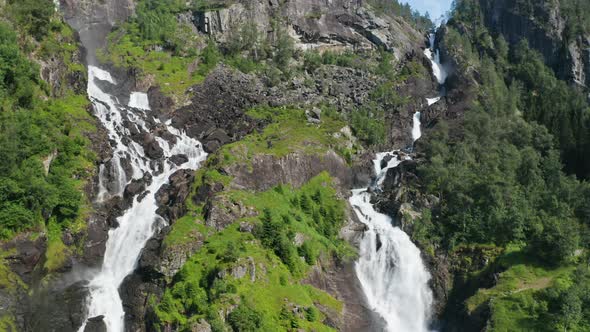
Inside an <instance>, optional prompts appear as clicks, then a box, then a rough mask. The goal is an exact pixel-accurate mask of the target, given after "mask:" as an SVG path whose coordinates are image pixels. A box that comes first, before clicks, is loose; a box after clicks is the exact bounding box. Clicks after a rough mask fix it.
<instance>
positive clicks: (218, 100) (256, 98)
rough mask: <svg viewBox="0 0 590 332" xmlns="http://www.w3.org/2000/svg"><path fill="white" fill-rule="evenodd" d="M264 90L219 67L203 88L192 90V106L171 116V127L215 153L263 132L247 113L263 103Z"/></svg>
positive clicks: (242, 75)
mask: <svg viewBox="0 0 590 332" xmlns="http://www.w3.org/2000/svg"><path fill="white" fill-rule="evenodd" d="M263 89H264V87H263V86H262V84H261V83H260V82H259V81H257V80H256V79H255V78H254V77H252V76H250V75H246V74H242V73H240V72H238V71H235V70H231V69H229V68H227V67H224V66H219V67H218V68H217V69H215V71H213V72H212V73H211V74H210V75H209V76H208V77H207V79H206V80H205V82H204V83H203V84H200V85H197V86H195V87H193V88H192V92H193V94H194V97H193V98H192V103H191V104H190V105H188V106H186V107H183V108H180V109H179V110H178V111H176V112H175V113H174V114H173V115H172V125H173V126H175V127H177V128H181V129H184V130H185V131H186V133H187V135H189V136H191V137H194V138H197V139H199V140H200V141H201V143H203V146H204V148H205V150H206V151H207V152H214V151H215V150H217V149H218V148H219V147H221V146H222V145H224V144H226V143H229V142H233V141H236V140H239V139H241V138H242V137H244V136H245V135H247V134H249V133H250V132H252V130H254V129H255V128H260V125H261V123H260V121H256V120H254V119H251V118H250V117H248V116H247V115H245V111H246V110H247V109H249V108H250V107H252V106H254V105H257V104H259V103H261V102H262V101H263V99H262V95H263V93H262V91H263Z"/></svg>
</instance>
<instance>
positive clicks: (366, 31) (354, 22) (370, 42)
mask: <svg viewBox="0 0 590 332" xmlns="http://www.w3.org/2000/svg"><path fill="white" fill-rule="evenodd" d="M223 7H224V8H221V9H216V10H211V11H208V10H203V11H199V12H197V14H196V16H195V21H196V24H197V26H198V27H199V30H201V31H203V32H207V33H210V34H212V35H213V36H215V37H216V38H217V39H218V40H220V41H225V40H227V39H228V38H230V37H231V34H232V33H235V31H236V29H238V28H240V27H242V26H244V25H245V24H254V25H256V27H257V28H258V30H259V31H263V32H266V33H268V34H269V35H273V34H274V33H275V32H276V30H277V27H278V25H277V24H276V23H277V22H278V20H280V21H284V22H286V23H287V29H288V32H289V34H290V35H291V36H292V37H294V38H295V39H296V40H297V41H298V43H297V44H298V47H300V48H302V49H316V48H317V49H353V48H383V49H386V50H390V51H393V52H394V54H395V55H396V57H397V58H398V60H399V59H402V58H403V56H404V55H405V54H406V53H407V52H408V51H410V50H412V49H417V48H419V47H420V46H421V40H422V35H421V34H420V33H419V32H417V31H416V30H415V29H413V28H412V27H411V26H410V25H409V24H408V23H407V22H405V21H404V20H402V19H400V18H397V17H391V16H386V15H381V16H378V15H376V14H375V12H374V11H373V10H372V9H371V8H370V7H369V6H368V5H367V4H365V3H363V2H362V1H358V0H336V1H322V0H304V1H287V2H281V1H277V0H271V1H261V0H249V1H240V2H235V1H225V2H224V3H223Z"/></svg>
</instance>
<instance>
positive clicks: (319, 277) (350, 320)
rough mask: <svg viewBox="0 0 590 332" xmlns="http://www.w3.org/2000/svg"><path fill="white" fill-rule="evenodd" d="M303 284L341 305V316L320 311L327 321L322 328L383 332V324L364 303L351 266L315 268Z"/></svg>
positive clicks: (352, 265)
mask: <svg viewBox="0 0 590 332" xmlns="http://www.w3.org/2000/svg"><path fill="white" fill-rule="evenodd" d="M330 264H332V263H330ZM303 282H304V283H307V284H310V285H312V286H314V287H316V288H318V289H321V290H324V291H326V292H327V293H329V294H332V295H334V296H335V297H336V298H337V299H339V300H340V301H342V302H343V303H344V310H343V312H342V315H341V316H340V315H339V314H337V313H333V312H329V311H326V310H322V312H323V313H324V315H326V316H327V319H329V321H324V324H327V325H329V326H332V327H333V328H335V329H337V330H338V331H346V332H353V331H383V326H384V324H383V322H382V320H381V318H380V317H378V315H377V314H375V313H374V312H373V311H371V310H370V309H369V308H367V307H366V306H365V303H366V302H365V301H366V300H365V299H364V293H363V290H362V288H361V285H360V282H359V281H358V279H357V276H356V272H355V271H354V263H347V264H344V265H336V266H323V267H320V266H314V267H313V269H312V271H311V273H310V274H309V275H308V277H307V278H305V279H304V280H303ZM320 309H327V308H320Z"/></svg>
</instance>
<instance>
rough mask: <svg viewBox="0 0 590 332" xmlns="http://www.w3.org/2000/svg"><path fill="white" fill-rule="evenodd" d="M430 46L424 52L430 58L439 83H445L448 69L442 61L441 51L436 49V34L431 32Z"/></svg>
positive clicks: (429, 37)
mask: <svg viewBox="0 0 590 332" xmlns="http://www.w3.org/2000/svg"><path fill="white" fill-rule="evenodd" d="M428 41H429V44H430V45H429V46H428V48H426V49H425V50H424V54H425V55H426V57H427V58H428V59H429V60H430V63H431V64H432V72H433V73H434V76H435V77H436V80H437V81H438V84H444V83H445V81H446V80H447V76H448V74H447V71H446V69H445V67H443V65H442V64H441V63H440V52H439V50H438V49H435V48H434V47H435V44H436V35H435V34H434V33H431V34H430V35H429V36H428Z"/></svg>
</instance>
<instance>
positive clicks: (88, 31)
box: [59, 0, 135, 63]
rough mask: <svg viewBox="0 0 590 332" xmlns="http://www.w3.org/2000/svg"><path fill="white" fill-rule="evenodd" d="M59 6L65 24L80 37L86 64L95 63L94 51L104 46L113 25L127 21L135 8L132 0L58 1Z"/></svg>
mask: <svg viewBox="0 0 590 332" xmlns="http://www.w3.org/2000/svg"><path fill="white" fill-rule="evenodd" d="M59 4H60V10H61V11H62V12H63V14H64V17H65V19H66V20H67V22H68V23H69V24H70V25H71V26H72V27H73V28H74V29H76V31H78V33H79V35H80V39H81V41H82V44H83V45H84V47H85V48H86V55H87V59H86V60H87V62H88V63H96V50H98V49H100V48H101V47H103V46H104V43H105V41H106V36H107V34H108V33H109V32H110V31H111V28H112V27H113V25H115V23H118V22H122V21H124V20H125V19H127V17H129V16H130V15H131V14H132V13H133V9H134V7H135V4H134V1H133V0H107V1H88V0H59Z"/></svg>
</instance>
